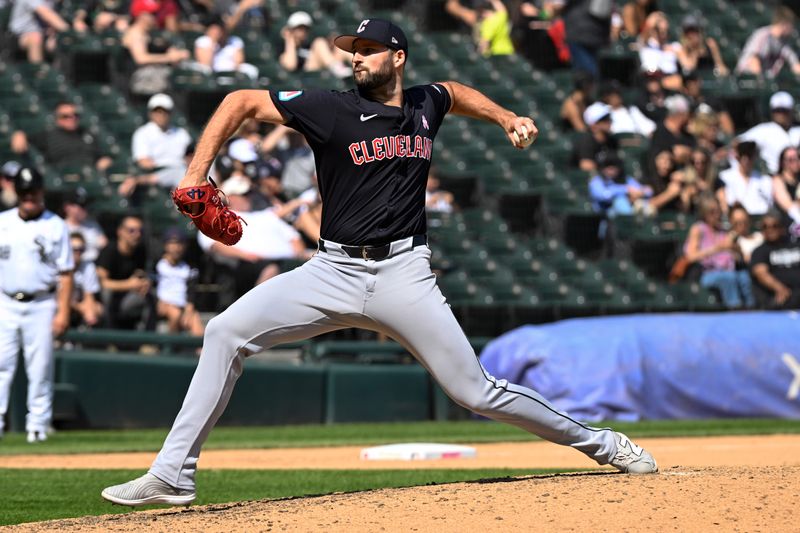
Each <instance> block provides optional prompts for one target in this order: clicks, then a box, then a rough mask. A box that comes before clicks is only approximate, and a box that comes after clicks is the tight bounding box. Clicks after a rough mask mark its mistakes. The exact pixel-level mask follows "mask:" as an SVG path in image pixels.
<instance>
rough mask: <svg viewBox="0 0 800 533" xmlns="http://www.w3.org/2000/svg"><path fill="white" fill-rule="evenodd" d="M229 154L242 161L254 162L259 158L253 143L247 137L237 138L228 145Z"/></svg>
mask: <svg viewBox="0 0 800 533" xmlns="http://www.w3.org/2000/svg"><path fill="white" fill-rule="evenodd" d="M228 156H229V157H230V158H231V159H235V160H236V161H239V162H241V163H252V162H253V161H255V160H256V159H258V154H257V153H256V149H255V147H254V146H253V143H251V142H250V141H248V140H247V139H236V140H235V141H233V142H232V143H231V144H230V146H228Z"/></svg>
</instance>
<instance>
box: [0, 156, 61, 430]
mask: <svg viewBox="0 0 800 533" xmlns="http://www.w3.org/2000/svg"><path fill="white" fill-rule="evenodd" d="M14 188H15V190H16V193H17V197H18V203H17V207H16V208H14V209H9V210H8V211H5V212H3V213H0V434H1V433H2V431H3V429H4V418H5V414H6V410H7V409H8V396H9V392H10V390H11V382H12V381H13V379H14V372H15V371H16V368H17V356H18V354H19V349H20V347H21V348H22V350H23V353H24V357H25V372H26V374H27V375H28V416H27V417H26V420H25V430H26V431H27V432H28V442H37V441H43V440H46V439H47V430H48V428H49V427H50V422H51V419H52V416H53V377H54V375H53V371H54V365H53V336H54V335H55V336H59V335H61V334H62V333H64V331H65V330H66V328H67V325H68V323H69V299H70V294H71V292H72V270H73V266H74V265H73V259H72V249H71V248H70V242H69V232H68V230H67V225H66V224H65V223H64V220H62V219H61V218H60V217H59V216H57V215H55V214H54V213H52V212H50V211H48V210H46V209H45V206H44V179H43V178H42V176H41V174H39V173H38V172H37V171H36V170H34V169H32V168H28V167H22V168H21V169H20V170H19V171H18V172H17V175H16V176H14Z"/></svg>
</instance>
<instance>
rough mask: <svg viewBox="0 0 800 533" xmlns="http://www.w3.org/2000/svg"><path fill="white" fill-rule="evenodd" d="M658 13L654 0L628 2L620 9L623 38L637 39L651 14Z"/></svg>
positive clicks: (630, 0)
mask: <svg viewBox="0 0 800 533" xmlns="http://www.w3.org/2000/svg"><path fill="white" fill-rule="evenodd" d="M656 11H658V6H657V5H656V0H629V1H628V2H627V3H626V4H625V5H624V6H623V7H622V24H623V30H622V33H623V35H622V36H623V37H628V38H630V37H637V36H638V35H639V32H641V31H642V29H643V28H644V23H645V21H646V20H647V17H648V16H650V14H651V13H654V12H656Z"/></svg>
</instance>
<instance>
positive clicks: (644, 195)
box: [589, 151, 653, 218]
mask: <svg viewBox="0 0 800 533" xmlns="http://www.w3.org/2000/svg"><path fill="white" fill-rule="evenodd" d="M596 161H597V169H598V172H597V174H595V175H594V176H593V177H592V179H590V180H589V198H590V199H591V200H592V207H593V208H594V210H595V211H597V212H598V213H605V215H606V216H607V217H608V218H614V217H615V216H617V215H632V214H633V213H634V212H635V211H636V212H638V211H641V212H645V213H646V212H649V211H650V210H649V208H648V206H647V199H648V198H650V197H652V196H653V189H652V187H649V186H644V185H642V184H641V183H639V182H638V181H637V180H636V178H634V177H633V176H628V175H626V174H625V170H624V167H623V165H622V160H621V159H620V158H619V156H618V155H617V154H615V153H613V152H605V151H604V152H600V153H599V154H597V160H596Z"/></svg>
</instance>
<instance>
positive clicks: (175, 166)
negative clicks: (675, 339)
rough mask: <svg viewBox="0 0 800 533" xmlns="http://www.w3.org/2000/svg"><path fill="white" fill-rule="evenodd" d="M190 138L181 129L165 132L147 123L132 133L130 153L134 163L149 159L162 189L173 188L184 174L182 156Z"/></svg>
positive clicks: (168, 129) (170, 129)
mask: <svg viewBox="0 0 800 533" xmlns="http://www.w3.org/2000/svg"><path fill="white" fill-rule="evenodd" d="M191 143H192V138H191V136H190V135H189V132H187V131H186V130H185V129H183V128H179V127H177V126H170V127H169V128H167V130H166V131H164V130H162V129H161V128H159V127H158V125H156V123H155V122H152V121H151V122H148V123H147V124H145V125H143V126H140V127H139V128H138V129H137V130H136V131H135V132H134V133H133V143H132V148H131V152H132V155H133V159H134V161H138V160H139V159H144V158H150V159H152V160H153V162H154V163H155V165H156V166H157V167H164V168H163V169H162V170H159V171H158V172H156V174H157V175H158V183H159V185H162V186H164V187H170V188H171V187H175V186H176V185H178V182H180V180H181V178H183V176H184V174H186V163H185V162H184V156H185V155H186V148H187V147H188V146H189V145H190V144H191Z"/></svg>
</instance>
